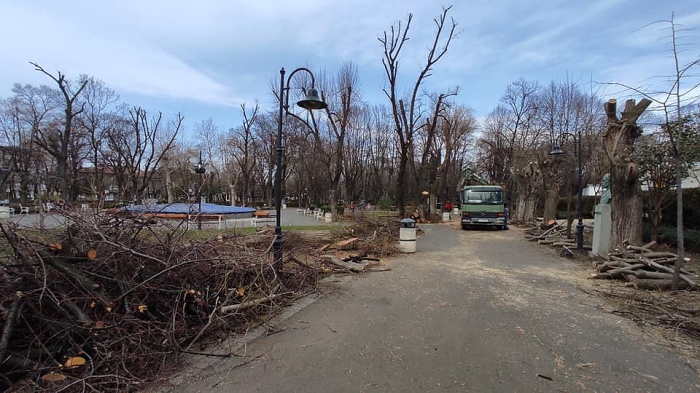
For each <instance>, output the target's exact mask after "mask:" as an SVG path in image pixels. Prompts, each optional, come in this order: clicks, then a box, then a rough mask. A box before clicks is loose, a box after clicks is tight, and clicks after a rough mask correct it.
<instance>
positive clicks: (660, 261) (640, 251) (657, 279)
mask: <svg viewBox="0 0 700 393" xmlns="http://www.w3.org/2000/svg"><path fill="white" fill-rule="evenodd" d="M655 244H656V242H651V243H648V244H645V245H643V246H634V245H626V248H625V249H624V250H616V251H615V252H612V253H610V254H609V261H606V262H603V263H601V264H598V266H597V267H596V269H597V271H598V272H597V273H594V274H592V275H591V277H590V278H592V279H620V280H625V281H627V282H628V285H629V286H633V287H635V288H638V289H671V286H672V277H673V265H674V264H675V263H676V261H677V260H678V255H676V254H674V253H672V252H668V251H654V250H652V247H653V246H654V245H655ZM678 288H679V289H692V290H697V289H698V276H697V275H696V274H693V273H691V272H690V271H688V270H685V269H681V275H680V282H679V286H678Z"/></svg>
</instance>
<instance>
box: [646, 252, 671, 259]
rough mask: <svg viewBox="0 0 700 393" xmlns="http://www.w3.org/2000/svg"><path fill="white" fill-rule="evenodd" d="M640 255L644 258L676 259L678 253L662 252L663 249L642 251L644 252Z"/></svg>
mask: <svg viewBox="0 0 700 393" xmlns="http://www.w3.org/2000/svg"><path fill="white" fill-rule="evenodd" d="M642 256H643V257H644V258H649V259H654V258H675V259H678V255H676V254H674V253H672V252H663V251H649V252H644V253H642Z"/></svg>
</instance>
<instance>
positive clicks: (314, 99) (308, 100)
mask: <svg viewBox="0 0 700 393" xmlns="http://www.w3.org/2000/svg"><path fill="white" fill-rule="evenodd" d="M299 71H304V72H306V73H307V74H309V76H311V88H310V89H309V91H308V93H307V94H306V97H305V98H304V99H303V100H301V101H299V102H297V105H299V106H300V107H302V108H304V109H308V110H312V109H325V108H326V107H327V106H328V105H327V104H326V103H325V102H323V101H321V99H320V98H319V96H318V91H317V90H316V89H315V88H314V85H315V83H316V81H315V78H314V74H313V73H312V72H311V70H309V69H308V68H303V67H300V68H297V69H296V70H294V71H292V72H291V73H290V74H289V77H288V78H287V84H286V85H285V80H284V75H285V71H284V68H282V69H281V70H280V94H279V100H280V107H279V119H278V120H279V122H278V124H277V168H276V170H275V240H274V241H273V243H272V246H273V250H274V258H275V260H274V264H275V265H278V264H281V263H282V243H283V242H284V241H283V240H282V221H281V218H282V152H283V147H282V122H283V121H284V114H285V113H289V89H290V88H289V81H290V80H291V79H292V76H294V74H296V73H297V72H299Z"/></svg>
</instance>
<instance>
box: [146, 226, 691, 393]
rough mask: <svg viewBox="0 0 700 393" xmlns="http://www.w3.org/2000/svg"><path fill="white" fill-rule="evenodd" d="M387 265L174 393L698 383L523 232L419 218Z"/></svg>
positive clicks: (679, 386)
mask: <svg viewBox="0 0 700 393" xmlns="http://www.w3.org/2000/svg"><path fill="white" fill-rule="evenodd" d="M423 228H424V229H425V230H426V231H427V235H426V236H423V237H421V238H420V239H419V241H418V252H417V253H415V254H411V255H408V256H404V257H399V258H394V259H392V260H390V261H388V266H389V267H391V268H392V269H393V270H392V271H391V272H381V273H380V272H377V273H369V274H365V275H362V276H358V277H353V278H350V279H349V281H348V282H345V283H344V284H342V285H341V288H342V290H340V291H334V292H331V294H330V295H328V296H326V297H324V298H322V299H320V300H319V301H316V302H314V303H312V304H311V305H309V306H308V307H305V308H303V309H302V310H301V311H299V312H298V313H296V314H294V315H293V316H291V317H290V318H288V319H286V320H284V321H283V322H281V323H280V324H279V325H277V326H276V328H278V329H281V331H280V332H278V333H276V334H272V335H269V336H264V337H260V338H258V339H255V340H253V341H252V342H250V343H248V344H247V345H246V346H245V347H243V348H241V349H240V350H239V351H238V352H237V355H239V356H238V357H236V358H233V359H202V358H201V357H200V358H197V360H196V362H197V363H196V364H195V365H194V366H193V367H192V368H191V369H190V373H189V374H188V373H185V374H181V376H180V378H177V379H175V380H173V381H172V382H173V383H174V384H170V383H167V384H164V385H163V386H162V387H161V388H160V389H159V391H172V392H554V391H558V392H584V391H596V392H615V391H620V392H697V391H700V385H699V383H700V381H699V380H698V375H697V374H695V373H694V372H693V371H692V370H691V368H690V367H689V366H688V365H687V363H686V361H685V359H684V358H683V357H681V356H680V355H677V354H675V353H674V352H672V351H671V350H669V349H667V348H666V347H663V346H657V345H652V344H649V342H653V339H652V338H650V337H649V336H646V335H644V334H643V333H642V332H641V331H640V329H639V328H638V327H637V326H636V325H634V324H633V323H632V322H630V321H629V320H627V319H625V318H622V317H619V316H615V315H613V314H611V313H608V312H605V311H603V309H602V308H603V307H604V306H605V304H604V303H602V302H603V300H602V299H599V298H597V297H595V296H591V295H588V294H587V293H586V292H584V291H582V290H581V289H586V288H590V286H591V285H593V283H592V282H591V281H587V280H585V279H584V276H585V274H586V273H587V272H586V270H585V269H584V268H583V267H581V266H580V265H577V263H578V264H580V263H581V262H577V261H572V260H568V259H562V258H559V257H558V256H557V255H556V252H553V251H551V250H547V249H543V248H541V247H542V246H537V245H534V244H532V243H528V242H525V241H524V240H523V236H522V232H520V231H519V230H517V229H516V230H511V231H502V232H496V231H460V230H459V229H458V228H457V227H455V226H452V227H450V226H446V225H426V226H423Z"/></svg>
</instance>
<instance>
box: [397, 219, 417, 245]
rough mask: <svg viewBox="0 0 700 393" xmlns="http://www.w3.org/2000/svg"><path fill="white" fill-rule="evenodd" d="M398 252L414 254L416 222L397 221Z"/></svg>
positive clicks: (408, 220) (407, 220) (410, 220)
mask: <svg viewBox="0 0 700 393" xmlns="http://www.w3.org/2000/svg"><path fill="white" fill-rule="evenodd" d="M399 225H400V226H399V250H400V251H401V252H407V253H408V252H416V231H417V228H416V221H415V220H413V219H411V218H404V219H403V220H401V221H399Z"/></svg>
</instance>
